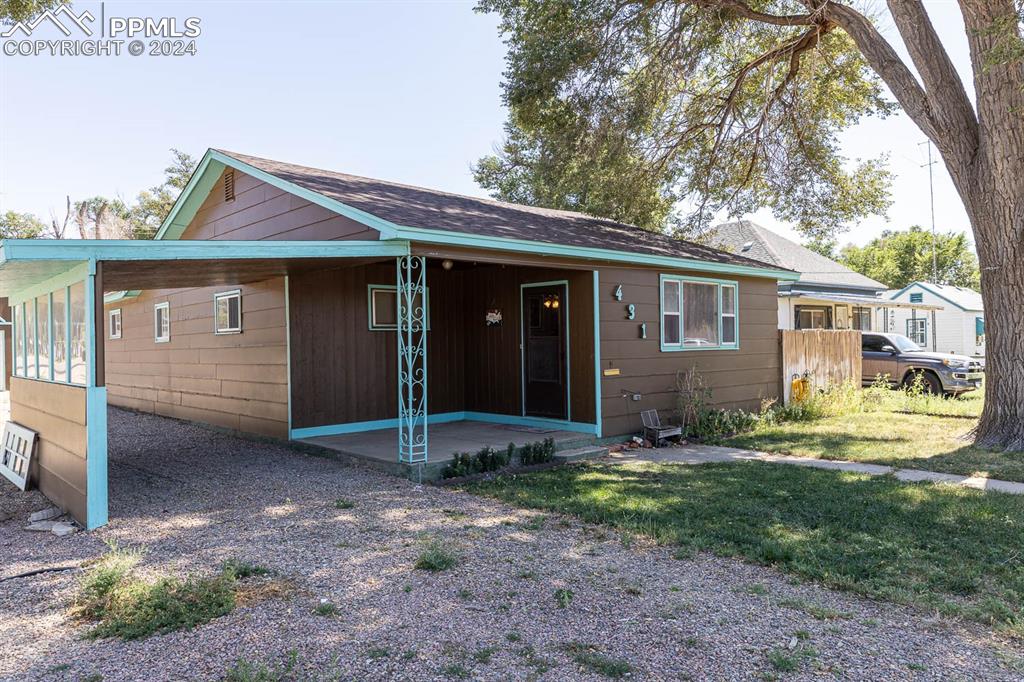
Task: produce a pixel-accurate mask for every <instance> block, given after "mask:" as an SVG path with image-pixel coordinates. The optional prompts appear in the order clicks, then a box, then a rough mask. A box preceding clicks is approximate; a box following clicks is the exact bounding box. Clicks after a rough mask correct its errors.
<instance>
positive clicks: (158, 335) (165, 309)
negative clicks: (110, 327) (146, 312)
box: [153, 301, 171, 343]
mask: <svg viewBox="0 0 1024 682" xmlns="http://www.w3.org/2000/svg"><path fill="white" fill-rule="evenodd" d="M170 306H171V304H170V303H168V302H167V301H164V302H163V303H157V304H156V305H155V306H153V338H154V339H155V340H156V342H157V343H164V342H167V341H170V340H171V311H170Z"/></svg>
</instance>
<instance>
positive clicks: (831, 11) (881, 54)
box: [824, 2, 941, 145]
mask: <svg viewBox="0 0 1024 682" xmlns="http://www.w3.org/2000/svg"><path fill="white" fill-rule="evenodd" d="M824 10H825V14H826V16H827V17H828V18H829V19H830V20H831V21H834V22H835V23H836V24H838V25H839V26H840V28H842V29H843V30H844V31H846V33H847V34H848V35H849V36H850V37H851V38H853V41H854V42H855V43H856V44H857V47H858V48H859V49H860V51H861V54H863V55H864V58H865V59H866V60H867V61H868V64H870V65H871V68H872V69H874V70H875V73H877V74H878V75H879V77H880V78H881V79H882V80H883V81H885V84H886V85H888V86H889V90H890V91H892V94H893V96H894V97H895V98H896V101H898V102H899V103H900V106H901V107H903V111H905V112H906V113H907V116H909V117H910V118H911V120H913V121H914V123H916V124H917V125H918V127H920V128H921V130H922V131H923V132H924V134H925V135H927V136H928V137H929V138H930V139H931V140H932V141H933V142H935V144H936V145H938V144H939V137H940V132H941V127H940V126H939V125H938V123H937V121H936V120H935V117H934V112H933V111H932V108H931V104H930V102H929V101H928V94H927V93H926V92H925V90H924V88H923V87H921V84H920V83H919V82H918V80H917V78H916V77H915V76H914V74H913V73H912V72H911V71H910V69H909V68H907V65H906V64H904V63H903V60H902V59H900V57H899V55H898V54H896V50H894V49H893V47H892V45H890V44H889V42H888V41H887V40H886V39H885V38H883V37H882V34H881V33H879V32H878V30H877V29H876V28H875V27H874V25H873V24H872V23H871V22H870V21H869V20H868V18H867V17H865V16H864V15H863V14H861V13H860V12H858V11H857V10H855V9H853V8H852V7H848V6H846V5H840V4H838V3H835V2H828V3H827V4H826V5H825V6H824Z"/></svg>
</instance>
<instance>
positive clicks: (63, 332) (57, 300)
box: [53, 289, 68, 383]
mask: <svg viewBox="0 0 1024 682" xmlns="http://www.w3.org/2000/svg"><path fill="white" fill-rule="evenodd" d="M67 314H68V302H67V289H61V290H60V291H55V292H53V380H54V381H61V382H65V383H67V380H68V336H67V334H68V319H67Z"/></svg>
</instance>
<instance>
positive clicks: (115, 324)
mask: <svg viewBox="0 0 1024 682" xmlns="http://www.w3.org/2000/svg"><path fill="white" fill-rule="evenodd" d="M110 338H112V339H119V338H121V309H120V308H114V309H113V310H111V311H110Z"/></svg>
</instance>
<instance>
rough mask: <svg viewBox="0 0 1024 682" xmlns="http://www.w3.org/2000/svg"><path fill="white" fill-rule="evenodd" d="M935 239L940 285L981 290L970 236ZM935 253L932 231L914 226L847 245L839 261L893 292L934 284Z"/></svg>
mask: <svg viewBox="0 0 1024 682" xmlns="http://www.w3.org/2000/svg"><path fill="white" fill-rule="evenodd" d="M935 237H936V238H935V249H934V251H935V255H936V260H937V263H938V283H939V284H952V285H954V286H958V287H968V288H970V289H974V290H978V289H979V288H980V287H981V274H980V272H979V271H978V257H977V256H975V255H974V250H973V249H972V248H971V243H970V242H969V241H968V240H967V235H966V234H964V233H963V232H940V233H937V234H936V235H935ZM932 251H933V247H932V234H931V232H930V231H925V230H924V229H922V228H921V227H920V226H918V225H914V226H913V227H911V228H910V229H909V230H906V231H888V230H887V231H885V232H883V233H882V236H880V237H877V238H875V239H872V240H871V241H870V242H869V243H868V244H867V245H865V246H854V245H853V244H850V245H848V246H845V247H843V250H842V252H841V253H840V256H839V262H841V263H843V265H845V266H846V267H848V268H850V269H851V270H856V271H857V272H859V273H861V274H863V275H867V276H868V277H870V278H871V279H874V280H878V281H879V282H882V283H883V284H885V285H886V286H887V287H889V288H891V289H902V288H903V287H905V286H907V285H908V284H910V283H911V282H917V281H927V282H930V281H933V279H934V278H933V277H932Z"/></svg>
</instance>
